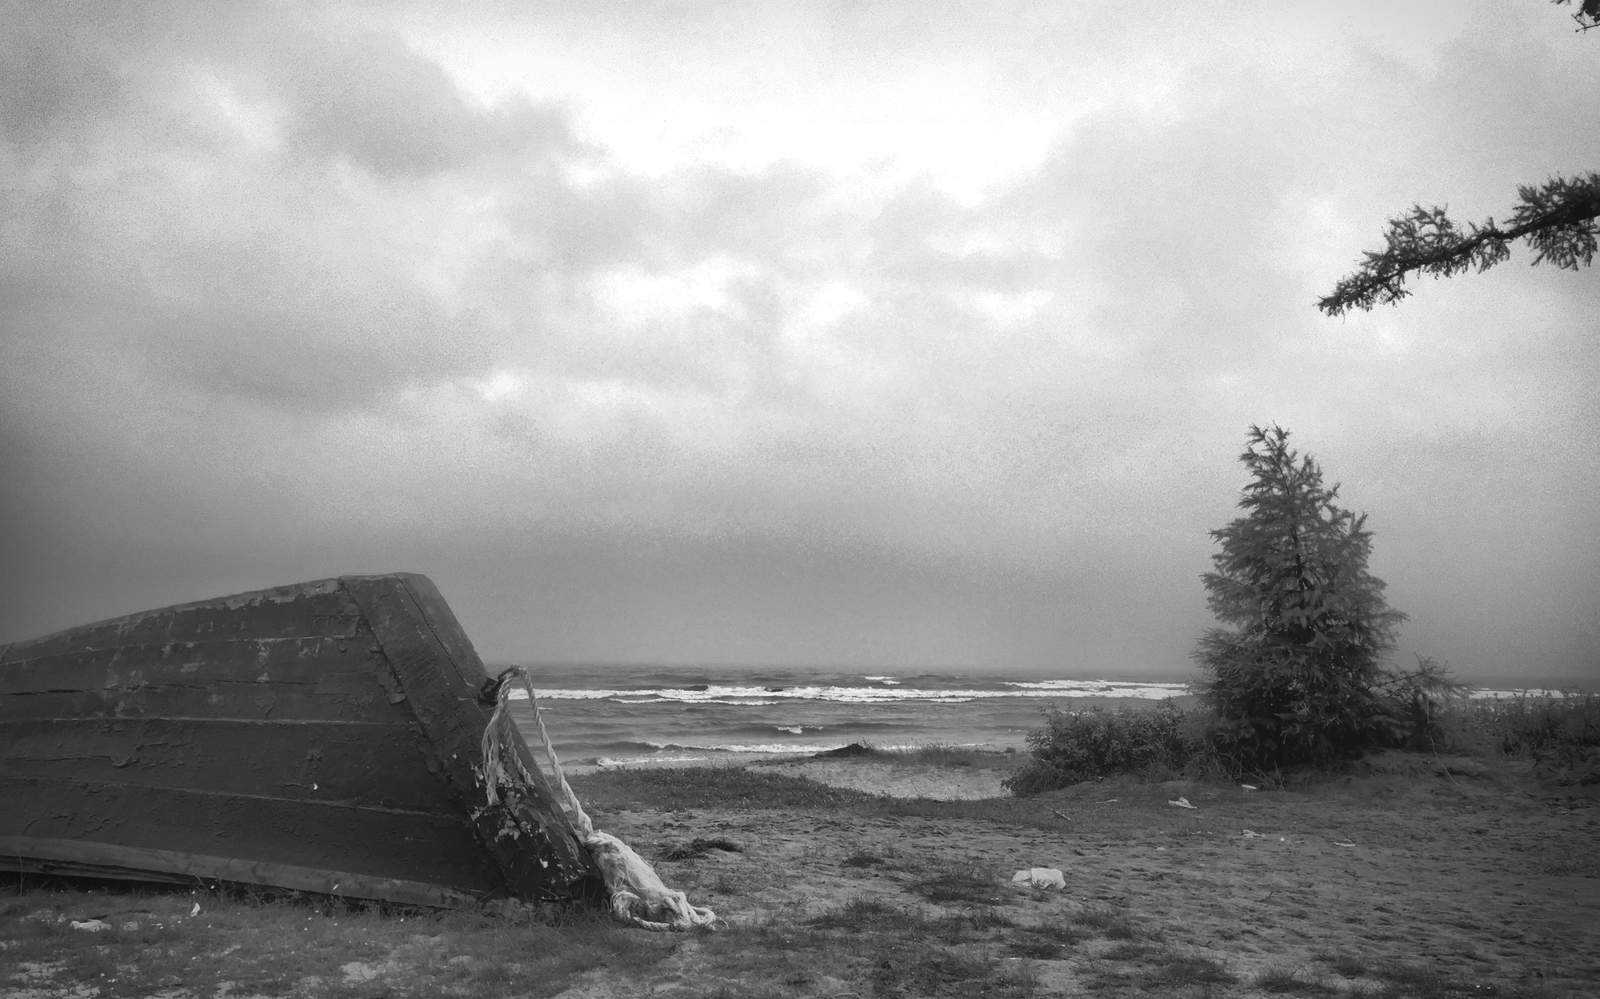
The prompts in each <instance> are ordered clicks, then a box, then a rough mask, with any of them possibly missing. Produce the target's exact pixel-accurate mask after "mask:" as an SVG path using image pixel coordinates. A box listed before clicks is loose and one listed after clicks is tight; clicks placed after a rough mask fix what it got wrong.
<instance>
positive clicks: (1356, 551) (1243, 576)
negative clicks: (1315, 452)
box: [1194, 425, 1405, 768]
mask: <svg viewBox="0 0 1600 999" xmlns="http://www.w3.org/2000/svg"><path fill="white" fill-rule="evenodd" d="M1239 460H1240V461H1242V462H1243V463H1244V465H1245V467H1246V468H1248V469H1249V471H1250V475H1251V481H1250V483H1249V484H1248V485H1247V486H1246V487H1245V488H1244V491H1243V495H1242V496H1241V498H1240V500H1239V507H1240V509H1241V510H1243V511H1244V515H1243V516H1241V517H1239V518H1238V519H1236V520H1234V521H1233V522H1232V523H1230V524H1228V525H1227V526H1226V527H1223V528H1221V529H1219V530H1215V531H1212V532H1211V536H1212V537H1213V538H1214V539H1215V540H1216V541H1217V542H1218V544H1220V545H1221V551H1219V552H1217V553H1216V554H1215V555H1214V556H1213V557H1212V563H1213V566H1214V571H1212V572H1208V573H1206V574H1205V575H1204V576H1203V577H1202V578H1203V579H1204V581H1205V586H1206V590H1207V593H1208V597H1207V603H1208V604H1209V606H1210V608H1211V611H1212V613H1214V614H1215V615H1216V617H1217V619H1218V621H1220V622H1221V623H1222V624H1224V625H1228V626H1231V627H1229V628H1212V629H1210V630H1209V631H1207V632H1206V633H1205V635H1204V636H1203V637H1202V638H1201V639H1200V642H1199V645H1198V647H1197V648H1196V650H1195V652H1194V658H1195V660H1196V661H1197V662H1198V663H1199V665H1200V666H1201V667H1202V669H1203V670H1204V671H1205V673H1206V674H1207V676H1206V679H1205V680H1204V681H1202V682H1201V683H1200V684H1199V687H1200V691H1201V694H1202V696H1203V698H1204V699H1205V700H1206V702H1207V703H1208V704H1209V706H1210V707H1211V708H1212V709H1213V711H1214V712H1215V714H1216V715H1217V718H1218V719H1219V727H1218V729H1217V732H1216V738H1217V743H1218V746H1217V748H1218V749H1219V750H1221V751H1222V752H1223V753H1224V755H1225V756H1227V757H1231V758H1232V759H1233V760H1234V761H1235V762H1236V763H1237V764H1238V765H1240V766H1242V767H1250V768H1266V767H1271V766H1274V765H1277V764H1280V763H1296V762H1307V761H1318V760H1326V759H1329V758H1331V757H1334V756H1336V755H1338V754H1340V753H1342V752H1344V751H1346V750H1349V749H1352V748H1355V747H1357V746H1359V745H1362V744H1364V743H1366V742H1369V741H1371V740H1373V739H1374V738H1375V736H1376V735H1377V734H1378V731H1377V730H1378V728H1379V726H1380V725H1381V724H1382V720H1383V717H1384V707H1383V703H1382V699H1381V695H1380V691H1379V690H1377V689H1375V685H1377V684H1379V683H1380V681H1382V680H1383V679H1384V677H1385V674H1384V670H1383V660H1384V657H1385V656H1386V654H1387V653H1388V652H1389V651H1390V650H1392V649H1393V647H1394V639H1395V629H1396V628H1397V627H1398V625H1399V624H1400V622H1401V621H1403V620H1405V615H1404V614H1402V613H1400V612H1399V611H1396V610H1393V609H1391V608H1390V607H1389V605H1388V603H1387V601H1386V600H1385V599H1384V596H1383V590H1384V583H1383V581H1382V580H1380V579H1377V578H1376V577H1374V576H1373V575H1371V574H1370V573H1369V572H1368V571H1367V558H1368V556H1369V555H1370V554H1371V551H1372V533H1371V532H1370V531H1368V530H1367V529H1366V515H1365V514H1361V515H1359V516H1357V515H1356V514H1354V513H1352V512H1351V511H1349V510H1346V509H1344V508H1342V507H1340V506H1338V505H1337V504H1336V502H1335V500H1337V499H1338V496H1339V487H1338V485H1334V486H1332V487H1331V488H1329V487H1326V486H1324V485H1323V481H1322V469H1321V468H1320V467H1319V466H1318V465H1317V463H1316V462H1315V461H1314V460H1313V459H1312V457H1311V456H1310V455H1306V456H1305V457H1304V458H1300V457H1299V456H1298V455H1297V454H1296V453H1295V452H1294V451H1293V450H1292V449H1290V447H1289V432H1288V431H1286V430H1284V429H1282V428H1281V427H1278V426H1276V425H1274V426H1272V427H1271V428H1269V429H1266V430H1263V429H1262V428H1260V427H1257V426H1252V427H1251V428H1250V435H1249V445H1248V448H1247V449H1246V451H1245V453H1244V454H1243V455H1241V456H1240V459H1239Z"/></svg>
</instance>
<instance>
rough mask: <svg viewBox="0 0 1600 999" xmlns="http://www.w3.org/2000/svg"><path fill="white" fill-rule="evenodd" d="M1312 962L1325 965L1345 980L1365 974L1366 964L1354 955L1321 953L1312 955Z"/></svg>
mask: <svg viewBox="0 0 1600 999" xmlns="http://www.w3.org/2000/svg"><path fill="white" fill-rule="evenodd" d="M1312 960H1314V961H1318V962H1320V963H1322V964H1325V965H1327V966H1328V967H1329V969H1331V970H1333V971H1335V972H1337V973H1339V974H1341V975H1343V976H1344V977H1346V978H1360V977H1361V976H1362V975H1365V974H1366V973H1367V962H1366V961H1365V960H1364V959H1362V958H1361V957H1359V956H1357V955H1355V954H1342V953H1340V954H1329V953H1321V954H1316V955H1313V957H1312Z"/></svg>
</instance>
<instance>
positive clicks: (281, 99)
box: [0, 0, 1600, 679]
mask: <svg viewBox="0 0 1600 999" xmlns="http://www.w3.org/2000/svg"><path fill="white" fill-rule="evenodd" d="M0 6H3V15H0V16H3V18H4V23H5V24H6V28H5V30H4V31H3V32H0V556H3V560H4V563H3V567H0V641H10V640H15V639H21V638H27V637H32V636H34V635H38V634H42V633H45V632H48V631H52V630H55V629H58V628H63V627H68V626H71V625H75V624H80V623H85V622H88V621H90V620H94V619H98V618H102V617H106V616H110V615H114V614H122V613H128V612H132V611H136V610H142V609H146V608H150V607H155V606H159V605H163V604H167V603H173V602H177V601H182V600H190V599H199V598H204V597H209V596H218V595H222V594H225V593H230V592H235V591H239V590H247V589H256V588H261V587H266V586H271V585H276V584H282V583H290V582H299V581H303V580H308V579H314V578H318V577H323V576H331V575H339V574H345V573H363V572H382V571H391V570H407V571H414V572H422V573H425V574H427V575H428V576H430V577H432V578H433V580H434V581H435V582H436V583H438V585H439V586H440V588H441V589H442V590H443V592H444V594H445V596H446V598H447V599H449V601H450V602H451V604H452V606H453V607H454V608H455V610H456V612H457V614H458V615H459V616H460V618H461V619H462V621H463V623H464V624H465V625H466V627H467V630H468V632H469V634H470V635H471V636H472V637H473V639H474V640H475V641H476V643H477V645H478V647H479V650H480V651H481V652H483V653H484V655H485V656H486V657H487V658H490V659H492V660H507V659H521V660H541V659H544V660H574V659H576V660H592V661H628V662H662V663H760V664H801V665H803V664H828V665H846V666H849V665H861V666H864V667H866V666H870V667H873V668H874V669H885V670H890V669H909V668H917V667H957V668H979V669H996V670H1007V671H1028V672H1045V673H1051V672H1054V673H1061V674H1066V673H1082V672H1090V673H1116V674H1127V673H1151V674H1174V673H1178V674H1181V673H1183V672H1185V671H1187V670H1188V669H1189V668H1190V667H1189V662H1188V658H1187V657H1188V653H1189V651H1190V650H1191V649H1192V648H1193V646H1194V641H1195V639H1196V637H1197V636H1198V635H1199V633H1200V632H1201V630H1202V629H1203V628H1205V627H1206V626H1207V625H1209V624H1210V623H1211V621H1210V618H1209V615H1208V613H1207V611H1206V608H1205V594H1204V590H1203V588H1202V586H1201V583H1200V578H1199V577H1200V574H1201V573H1202V572H1204V571H1206V570H1207V569H1208V568H1209V558H1210V555H1211V553H1212V551H1213V545H1212V542H1211V539H1210V538H1209V537H1208V534H1207V532H1208V531H1209V530H1211V529H1213V528H1216V527H1220V526H1222V525H1223V524H1225V523H1226V522H1227V521H1228V520H1230V519H1231V518H1232V517H1234V516H1235V512H1236V511H1235V507H1234V504H1235V503H1236V501H1237V499H1238V494H1239V489H1240V487H1241V486H1243V485H1244V482H1245V477H1244V471H1243V468H1242V466H1240V465H1239V464H1238V462H1237V460H1236V458H1237V456H1238V454H1239V452H1240V451H1241V450H1242V449H1243V446H1244V439H1245V433H1246V431H1247V429H1248V427H1249V425H1250V424H1252V423H1262V424H1265V423H1270V422H1277V423H1279V424H1281V425H1282V426H1284V427H1286V428H1288V429H1289V430H1290V431H1291V433H1292V434H1293V438H1292V439H1293V442H1294V443H1295V444H1297V445H1298V446H1299V447H1301V448H1302V449H1303V450H1306V451H1309V452H1311V453H1312V454H1314V455H1315V456H1316V457H1317V458H1318V459H1319V460H1320V461H1321V462H1322V464H1323V465H1324V467H1325V469H1326V470H1327V474H1328V476H1329V478H1330V479H1332V480H1337V481H1340V482H1342V483H1343V492H1342V495H1343V497H1344V498H1345V500H1346V501H1347V502H1348V504H1349V505H1350V506H1352V507H1354V508H1356V509H1358V510H1365V511H1367V512H1369V513H1370V515H1371V516H1370V520H1369V526H1370V527H1371V529H1372V530H1373V531H1374V532H1375V536H1376V540H1375V552H1374V557H1373V562H1372V569H1373V571H1374V572H1375V573H1376V574H1377V575H1378V576H1380V577H1382V578H1383V579H1385V580H1387V581H1388V583H1389V590H1388V593H1389V597H1390V601H1391V603H1392V604H1393V605H1394V606H1396V607H1397V608H1399V609H1400V610H1403V611H1405V612H1407V613H1408V614H1410V616H1411V620H1410V621H1409V623H1408V624H1407V625H1406V626H1405V628H1404V631H1403V633H1402V641H1401V648H1400V650H1399V652H1398V654H1397V659H1398V660H1399V661H1402V662H1409V661H1410V658H1411V654H1412V653H1413V652H1421V653H1423V654H1426V655H1431V656H1433V657H1435V658H1436V659H1438V660H1441V661H1448V662H1449V663H1450V664H1451V665H1452V666H1453V667H1454V668H1455V669H1456V670H1457V671H1458V672H1460V673H1462V674H1465V675H1467V676H1469V677H1470V676H1484V675H1496V674H1523V675H1529V676H1564V677H1570V678H1584V677H1586V678H1590V679H1593V678H1596V677H1600V462H1597V460H1596V454H1597V448H1600V403H1597V399H1600V391H1597V387H1600V272H1597V271H1595V270H1593V269H1588V270H1584V271H1580V272H1578V273H1572V272H1565V271H1559V270H1555V269H1552V268H1549V267H1539V268H1531V267H1529V266H1528V261H1529V259H1530V257H1529V254H1528V253H1527V251H1526V250H1525V249H1524V248H1521V247H1519V248H1518V249H1517V250H1516V251H1515V252H1514V253H1513V256H1512V260H1511V262H1509V263H1507V264H1505V265H1502V266H1501V267H1499V268H1498V269H1496V270H1493V271H1490V272H1489V273H1487V274H1483V275H1468V276H1461V277H1457V278H1453V279H1450V280H1448V281H1442V282H1436V281H1432V280H1424V281H1422V282H1421V283H1419V284H1417V285H1416V286H1415V289H1416V295H1415V297H1414V298H1412V299H1409V300H1408V301H1407V302H1406V303H1405V304H1403V305H1402V306H1400V307H1399V308H1383V309H1381V310H1379V311H1377V312H1374V313H1371V314H1356V315H1354V316H1352V317H1349V318H1348V319H1340V320H1334V319H1328V318H1325V317H1323V316H1322V315H1321V314H1320V313H1319V312H1317V310H1316V309H1315V307H1314V302H1315V300H1316V298H1317V297H1318V296H1320V295H1323V294H1326V293H1327V292H1328V291H1329V290H1331V288H1332V286H1333V283H1334V282H1335V281H1336V280H1337V279H1338V278H1339V277H1340V276H1341V275H1343V274H1345V273H1347V272H1348V271H1349V270H1351V269H1352V267H1353V265H1354V263H1355V261H1356V260H1357V258H1358V257H1359V256H1360V253H1361V251H1363V250H1366V249H1371V248H1373V247H1374V246H1375V245H1376V244H1378V243H1380V242H1381V233H1382V230H1383V223H1384V219H1385V218H1386V217H1387V216H1389V215H1392V214H1395V213H1396V212H1399V211H1401V210H1403V209H1405V208H1407V207H1408V206H1410V205H1411V204H1412V203H1413V202H1419V201H1420V202H1423V203H1424V204H1434V203H1439V204H1448V205H1449V207H1450V208H1451V210H1452V212H1453V213H1455V214H1456V215H1457V216H1458V217H1461V218H1466V219H1478V220H1481V219H1482V218H1484V217H1485V216H1488V215H1496V216H1498V217H1504V216H1505V214H1506V213H1507V211H1508V209H1509V208H1510V207H1511V204H1512V203H1513V201H1514V198H1515V192H1516V187H1517V185H1518V184H1521V183H1533V182H1539V181H1543V180H1544V179H1546V178H1547V177H1549V176H1550V175H1552V174H1556V173H1564V174H1568V175H1570V174H1572V173H1574V172H1578V171H1587V170H1595V169H1600V103H1597V102H1596V101H1594V100H1593V95H1594V94H1596V93H1600V32H1592V33H1590V35H1589V36H1588V37H1585V36H1583V35H1580V34H1578V33H1576V32H1575V31H1574V28H1575V25H1574V24H1573V22H1572V21H1571V20H1570V8H1563V7H1554V6H1551V5H1550V4H1549V3H1546V2H1544V0H1438V2H1404V0H1385V2H1374V3H1340V4H1328V3H1315V4H1310V3H1307V4H1285V3H1280V2H1270V3H1269V2H1262V3H1246V2H1236V3H1192V4H1179V5H1144V6H1142V7H1139V8H1135V7H1130V6H1129V5H1127V4H1125V3H1109V2H1106V3H1098V2H1095V3H1088V2H1085V3H1074V4H1061V3H1031V4H1028V3H1023V4H1011V5H1007V4H1004V3H996V2H992V0H983V2H975V3H972V4H970V5H966V6H962V5H959V4H933V5H930V4H925V3H914V2H901V3H894V4H878V3H845V2H840V3H834V4H831V5H830V4H825V3H794V4H761V3H749V2H743V0H741V2H730V3H726V4H717V3H709V2H681V3H660V4H647V3H630V4H616V3H610V2H592V3H583V2H573V3H565V4H527V3H505V4H493V5H492V4H482V5H471V6H470V12H467V13H464V12H463V9H464V8H467V7H468V6H469V5H457V4H444V3H434V4H404V3H401V4H382V3H357V4H329V3H317V4H305V5H300V4H293V3H272V4H264V5H260V6H252V5H247V4H245V3H227V4H217V3H210V2H205V3H195V4H193V5H192V6H191V7H190V8H189V9H181V6H180V5H179V4H175V3H156V4H149V5H139V4H99V3H76V4H52V3H41V2H37V0H18V2H14V3H4V4H3V5H0Z"/></svg>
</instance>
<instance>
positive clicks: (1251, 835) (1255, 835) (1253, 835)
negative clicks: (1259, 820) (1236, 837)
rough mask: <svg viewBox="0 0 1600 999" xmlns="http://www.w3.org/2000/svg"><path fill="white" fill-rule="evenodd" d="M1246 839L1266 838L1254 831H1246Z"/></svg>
mask: <svg viewBox="0 0 1600 999" xmlns="http://www.w3.org/2000/svg"><path fill="white" fill-rule="evenodd" d="M1244 838H1245V839H1265V838H1266V837H1265V836H1263V835H1261V834H1260V833H1258V832H1256V831H1255V830H1253V829H1246V830H1245V831H1244Z"/></svg>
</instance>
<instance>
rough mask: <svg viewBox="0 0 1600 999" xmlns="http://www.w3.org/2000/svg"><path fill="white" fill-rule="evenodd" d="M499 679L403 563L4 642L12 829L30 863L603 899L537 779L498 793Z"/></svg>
mask: <svg viewBox="0 0 1600 999" xmlns="http://www.w3.org/2000/svg"><path fill="white" fill-rule="evenodd" d="M487 679H488V677H487V674H486V673H485V672H484V669H483V665H482V662H481V661H480V660H479V659H478V656H477V653H476V652H475V651H473V649H472V645H471V643H470V641H468V640H467V638H466V635H465V633H464V632H462V630H461V627H460V624H459V623H458V622H457V621H456V619H455V616H454V615H453V614H451V613H450V610H449V607H448V606H447V605H446V604H445V603H444V600H443V598H442V597H440V595H439V593H438V591H437V589H435V588H434V586H433V584H432V583H431V582H430V581H429V580H427V579H426V577H422V576H415V575H406V574H395V575H387V576H370V577H342V578H340V579H332V580H320V581H317V582H313V583H306V584H302V585H299V586H290V587H280V588H277V589H273V590H266V591H261V592H258V593H250V594H241V595H239V596H235V597H228V598H224V599H221V600H210V601H202V602H199V603H195V604H186V605H183V606H180V607H172V608H166V609H164V610H158V611H150V612H147V613H144V614H134V615H129V616H127V617H123V618H117V619H114V620H111V621H103V622H99V623H97V624H92V625H87V626H85V627H82V628H75V629H71V630H69V631H65V632H60V633H57V634H55V635H49V636H46V637H44V638H40V639H36V640H33V641H31V642H19V643H16V644H14V645H11V646H8V647H4V648H0V801H4V802H5V807H3V808H0V843H6V844H10V845H11V853H10V854H9V856H10V858H11V859H10V861H9V863H11V865H12V866H21V867H24V868H25V869H30V870H44V869H56V868H51V867H50V866H49V865H51V864H55V865H58V867H59V865H66V867H72V865H77V866H78V867H79V868H81V869H84V870H88V869H90V868H93V869H95V870H101V869H108V868H109V869H121V866H120V865H122V864H123V863H124V862H126V864H127V868H126V873H129V874H137V873H139V872H140V871H143V872H145V873H151V874H156V875H161V876H183V877H193V876H201V877H218V878H227V879H229V880H252V881H259V883H263V884H273V885H278V886H281V887H290V888H308V886H309V885H311V884H313V883H315V884H319V885H331V884H335V883H337V884H340V885H341V886H342V887H341V888H340V893H341V894H348V895H354V896H358V897H373V898H387V899H391V900H394V901H411V902H415V901H417V900H418V898H419V892H421V894H422V895H425V896H427V897H428V898H438V899H444V900H447V902H441V903H439V904H447V903H448V904H455V903H457V902H459V901H460V900H462V899H467V898H474V897H477V898H481V897H485V896H491V895H504V894H511V895H515V896H518V897H523V898H530V899H558V898H568V897H579V896H588V895H593V894H595V893H596V892H597V891H598V890H599V881H598V875H597V872H596V871H595V869H594V867H593V863H592V861H591V860H590V858H589V856H588V853H587V852H586V851H585V850H584V849H583V848H582V847H581V846H580V845H579V844H578V842H577V840H576V839H575V837H574V836H573V834H572V831H571V828H570V826H569V825H568V823H567V821H566V818H565V815H564V814H563V813H562V812H561V810H560V809H559V808H557V807H556V806H555V805H554V804H553V799H552V798H550V797H549V795H548V790H547V789H543V788H541V789H536V790H535V793H534V794H533V795H532V796H531V798H528V799H527V800H519V801H518V802H516V803H515V804H514V806H513V807H512V808H510V809H508V808H505V807H500V808H492V809H491V808H487V807H486V800H485V796H484V792H483V788H482V787H480V786H479V781H478V778H477V775H476V772H475V770H474V767H475V766H476V765H477V764H478V763H479V762H480V761H479V752H480V750H479V740H480V738H481V735H482V732H483V729H484V726H485V724H486V723H487V721H488V718H489V713H490V708H489V707H488V706H486V705H483V704H480V703H479V702H478V700H477V695H478V691H479V689H480V687H481V686H482V684H483V683H484V681H485V680H487ZM519 748H520V750H521V752H523V753H526V752H527V750H526V747H525V746H524V747H519ZM525 759H526V761H527V762H528V763H531V757H525ZM535 769H536V768H535ZM519 820H520V824H519ZM511 833H514V835H512V834H511ZM20 844H31V845H28V846H27V848H26V849H23V848H21V847H20ZM62 844H75V845H74V846H73V847H72V848H71V849H67V848H66V847H64V846H62ZM119 857H121V858H123V860H118V859H117V858H119ZM130 858H131V859H130ZM163 858H165V859H163ZM194 858H200V859H194ZM6 863H8V860H7V854H4V853H0V864H6ZM149 864H154V865H156V866H148V865H149ZM140 865H147V866H140ZM66 867H60V868H59V869H66ZM207 871H211V872H215V871H232V872H234V873H235V874H237V873H239V872H247V873H248V872H254V873H251V874H250V876H249V877H235V876H234V875H230V874H226V873H205V872H207ZM307 872H310V873H307ZM330 879H331V880H330ZM386 885H387V886H388V887H385V886H386ZM419 885H421V886H426V887H425V888H423V889H419V888H418V887H417V886H419ZM396 886H402V887H396ZM310 890H324V889H321V888H311V889H310ZM402 896H403V897H402ZM451 900H453V901H451ZM430 904H432V903H430Z"/></svg>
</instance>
